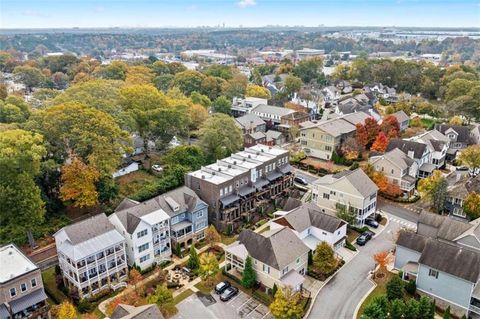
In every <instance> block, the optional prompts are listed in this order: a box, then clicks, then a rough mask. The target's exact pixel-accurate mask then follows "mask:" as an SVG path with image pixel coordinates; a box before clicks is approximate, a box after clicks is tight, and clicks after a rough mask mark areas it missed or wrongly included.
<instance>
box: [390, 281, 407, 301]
mask: <svg viewBox="0 0 480 319" xmlns="http://www.w3.org/2000/svg"><path fill="white" fill-rule="evenodd" d="M387 299H388V300H390V301H392V300H395V299H403V282H402V279H400V277H399V276H393V277H392V279H390V280H389V281H388V282H387Z"/></svg>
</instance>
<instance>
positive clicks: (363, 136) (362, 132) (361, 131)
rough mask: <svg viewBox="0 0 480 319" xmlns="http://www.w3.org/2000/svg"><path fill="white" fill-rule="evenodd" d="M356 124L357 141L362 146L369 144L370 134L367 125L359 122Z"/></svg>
mask: <svg viewBox="0 0 480 319" xmlns="http://www.w3.org/2000/svg"><path fill="white" fill-rule="evenodd" d="M355 126H356V127H357V131H356V133H355V139H356V140H357V143H358V144H359V145H361V146H367V144H368V134H367V130H366V129H365V126H364V125H363V124H362V123H357V125H355Z"/></svg>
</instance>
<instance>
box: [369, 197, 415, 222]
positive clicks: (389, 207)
mask: <svg viewBox="0 0 480 319" xmlns="http://www.w3.org/2000/svg"><path fill="white" fill-rule="evenodd" d="M377 209H380V210H382V211H385V212H388V213H389V214H390V215H395V216H396V217H400V218H402V219H405V220H408V221H410V222H413V223H417V221H418V213H416V212H414V211H411V210H408V209H406V208H404V207H402V206H400V205H397V204H394V203H392V202H389V201H387V200H385V199H383V198H381V197H380V196H379V197H378V201H377Z"/></svg>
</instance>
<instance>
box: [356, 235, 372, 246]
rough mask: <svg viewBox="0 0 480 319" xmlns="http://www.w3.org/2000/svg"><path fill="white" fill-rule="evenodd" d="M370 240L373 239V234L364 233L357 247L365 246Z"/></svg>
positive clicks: (358, 239) (358, 240) (359, 237)
mask: <svg viewBox="0 0 480 319" xmlns="http://www.w3.org/2000/svg"><path fill="white" fill-rule="evenodd" d="M370 239H372V233H371V232H368V231H366V232H364V233H363V234H361V235H360V236H358V238H357V245H359V246H364V245H365V244H366V243H367V242H368V241H369V240H370Z"/></svg>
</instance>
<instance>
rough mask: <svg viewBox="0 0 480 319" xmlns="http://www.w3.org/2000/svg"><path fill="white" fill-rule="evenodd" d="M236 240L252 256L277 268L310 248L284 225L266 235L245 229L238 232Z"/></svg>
mask: <svg viewBox="0 0 480 319" xmlns="http://www.w3.org/2000/svg"><path fill="white" fill-rule="evenodd" d="M238 241H239V242H240V243H241V244H243V245H244V246H245V248H246V249H247V251H248V254H249V255H250V256H252V258H254V259H257V260H259V261H261V262H262V263H264V264H267V265H269V266H271V267H273V268H275V269H278V270H282V269H283V268H285V266H287V265H289V264H290V263H292V262H293V261H295V260H296V259H297V258H298V257H299V256H301V255H303V254H306V253H307V252H308V251H310V248H308V247H307V246H306V245H305V244H304V243H303V242H302V240H301V239H300V238H298V237H297V235H295V234H294V233H293V231H292V230H290V229H289V228H286V227H285V228H282V229H280V230H279V231H277V232H275V233H273V234H271V235H270V236H268V237H265V236H263V235H262V234H258V233H255V232H253V231H251V230H248V229H246V230H243V231H242V232H241V233H240V236H239V237H238ZM286 247H288V249H286Z"/></svg>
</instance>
